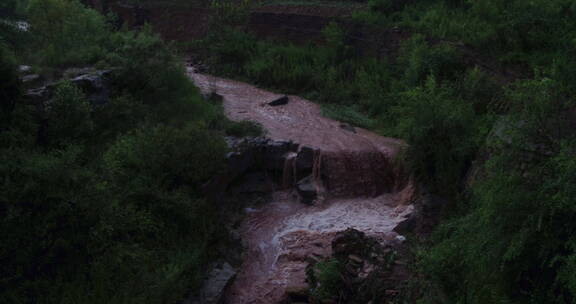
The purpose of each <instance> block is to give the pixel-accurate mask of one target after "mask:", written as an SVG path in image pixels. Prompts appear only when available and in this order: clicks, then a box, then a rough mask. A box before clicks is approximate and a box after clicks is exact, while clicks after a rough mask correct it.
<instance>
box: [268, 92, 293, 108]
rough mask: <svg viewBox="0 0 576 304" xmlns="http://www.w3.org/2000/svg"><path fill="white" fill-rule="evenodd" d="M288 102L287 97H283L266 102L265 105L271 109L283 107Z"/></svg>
mask: <svg viewBox="0 0 576 304" xmlns="http://www.w3.org/2000/svg"><path fill="white" fill-rule="evenodd" d="M288 101H289V99H288V96H286V95H284V96H282V97H280V98H277V99H274V100H272V101H270V102H268V103H267V105H269V106H273V107H275V106H283V105H285V104H287V103H288Z"/></svg>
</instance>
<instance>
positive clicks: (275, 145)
mask: <svg viewBox="0 0 576 304" xmlns="http://www.w3.org/2000/svg"><path fill="white" fill-rule="evenodd" d="M296 147H297V146H296V145H294V144H293V143H292V142H289V141H269V142H267V143H266V145H265V146H264V151H263V153H264V154H263V155H262V159H263V161H264V166H265V167H266V168H267V169H276V170H283V169H284V163H285V162H286V155H287V154H288V153H289V152H293V151H294V150H295V149H296Z"/></svg>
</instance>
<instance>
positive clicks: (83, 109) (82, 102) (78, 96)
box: [46, 82, 94, 146]
mask: <svg viewBox="0 0 576 304" xmlns="http://www.w3.org/2000/svg"><path fill="white" fill-rule="evenodd" d="M47 111H48V115H47V116H48V117H47V125H48V127H47V128H46V137H47V141H48V142H49V143H50V144H51V145H54V146H64V145H66V144H70V143H79V142H85V141H86V140H88V139H89V138H90V137H91V136H92V132H93V130H94V123H93V121H92V117H91V112H92V107H91V106H90V103H89V102H88V100H87V99H86V98H85V96H84V94H83V93H82V91H81V90H80V89H79V88H78V87H76V86H75V85H74V84H72V83H70V82H63V83H61V84H60V85H58V87H57V88H56V91H55V92H54V98H53V99H52V101H51V103H50V105H49V109H48V110H47Z"/></svg>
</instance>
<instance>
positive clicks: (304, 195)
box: [296, 176, 318, 204]
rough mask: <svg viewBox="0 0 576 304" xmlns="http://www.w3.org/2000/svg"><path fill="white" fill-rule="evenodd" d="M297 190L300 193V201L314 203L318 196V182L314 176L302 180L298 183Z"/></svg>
mask: <svg viewBox="0 0 576 304" xmlns="http://www.w3.org/2000/svg"><path fill="white" fill-rule="evenodd" d="M296 190H297V191H298V194H299V195H300V201H301V202H302V203H304V204H313V203H314V200H316V198H317V197H318V193H317V190H316V184H315V182H314V179H313V178H312V176H308V177H305V178H304V179H302V180H300V181H299V182H298V184H297V185H296Z"/></svg>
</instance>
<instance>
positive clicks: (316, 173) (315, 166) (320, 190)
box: [312, 149, 325, 202]
mask: <svg viewBox="0 0 576 304" xmlns="http://www.w3.org/2000/svg"><path fill="white" fill-rule="evenodd" d="M312 180H313V181H314V186H315V187H316V193H317V195H318V198H317V201H318V202H322V201H324V199H325V197H324V192H325V187H324V183H323V181H322V150H320V149H317V150H314V160H313V163H312Z"/></svg>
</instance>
